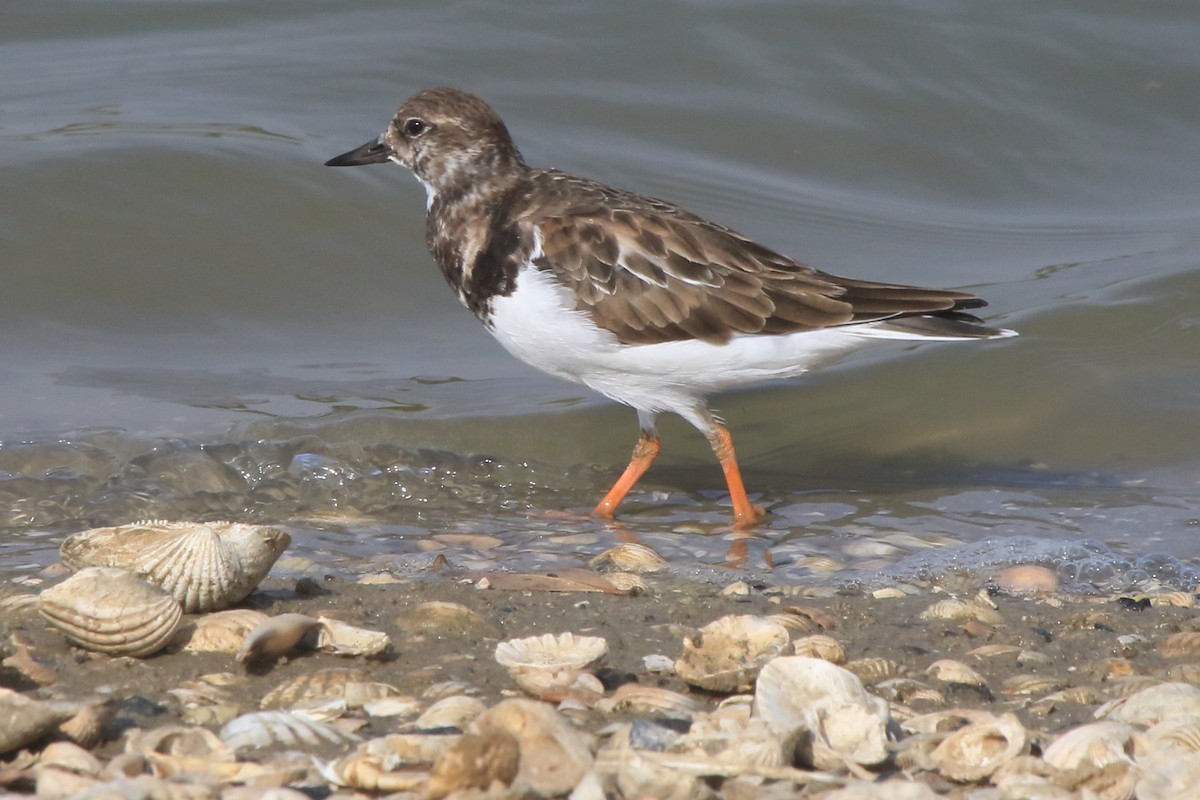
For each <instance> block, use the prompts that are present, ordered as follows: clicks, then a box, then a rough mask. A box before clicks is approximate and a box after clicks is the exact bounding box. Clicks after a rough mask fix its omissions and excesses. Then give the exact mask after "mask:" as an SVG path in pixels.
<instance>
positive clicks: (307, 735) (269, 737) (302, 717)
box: [220, 711, 359, 750]
mask: <svg viewBox="0 0 1200 800" xmlns="http://www.w3.org/2000/svg"><path fill="white" fill-rule="evenodd" d="M220 735H221V741H223V742H224V743H225V744H226V745H228V746H229V747H231V748H233V749H234V750H242V749H244V748H251V747H274V746H276V745H282V746H284V747H304V746H308V747H316V746H319V745H325V744H347V743H353V742H358V741H359V738H358V736H356V735H355V734H353V733H350V732H349V731H344V730H342V729H341V728H338V727H335V726H333V725H330V724H329V723H326V722H320V721H318V720H316V719H313V718H312V717H310V716H308V715H306V714H304V713H302V712H299V711H297V712H291V711H255V712H253V713H250V714H243V715H242V716H240V717H238V718H236V719H234V720H231V721H230V722H228V723H226V725H225V726H224V727H223V728H221V734H220Z"/></svg>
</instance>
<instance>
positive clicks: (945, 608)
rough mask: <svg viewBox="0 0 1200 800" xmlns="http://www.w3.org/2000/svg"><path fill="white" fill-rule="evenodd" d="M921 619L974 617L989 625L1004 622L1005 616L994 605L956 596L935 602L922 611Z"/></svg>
mask: <svg viewBox="0 0 1200 800" xmlns="http://www.w3.org/2000/svg"><path fill="white" fill-rule="evenodd" d="M921 619H925V620H948V621H952V620H969V619H973V620H977V621H979V622H985V623H987V624H988V625H999V624H1001V623H1003V622H1004V618H1003V617H1001V616H1000V614H999V612H997V611H996V609H995V608H994V607H992V606H989V605H985V604H984V603H981V602H979V601H977V600H959V599H958V598H955V597H950V598H947V599H945V600H939V601H938V602H936V603H934V604H933V605H931V606H930V607H929V608H927V609H925V610H924V611H922V612H921Z"/></svg>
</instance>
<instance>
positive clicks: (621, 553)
mask: <svg viewBox="0 0 1200 800" xmlns="http://www.w3.org/2000/svg"><path fill="white" fill-rule="evenodd" d="M588 564H589V565H590V566H591V567H592V569H594V570H601V571H603V570H615V571H616V572H634V573H639V574H645V573H650V572H662V571H663V570H664V569H666V568H667V560H666V559H665V558H663V557H662V556H660V555H659V554H658V553H656V552H655V551H654V550H653V549H651V548H649V547H647V546H646V545H644V544H638V543H637V542H622V543H621V544H619V545H617V546H616V547H611V548H609V549H608V550H605V551H604V552H603V553H601V554H600V555H598V556H596V557H595V558H593V559H592V560H591V561H589V562H588Z"/></svg>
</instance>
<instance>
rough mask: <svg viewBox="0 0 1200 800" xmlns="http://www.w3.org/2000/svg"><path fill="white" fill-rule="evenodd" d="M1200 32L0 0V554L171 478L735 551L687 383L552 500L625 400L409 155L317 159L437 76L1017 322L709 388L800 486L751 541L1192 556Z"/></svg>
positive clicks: (1017, 13) (604, 161)
mask: <svg viewBox="0 0 1200 800" xmlns="http://www.w3.org/2000/svg"><path fill="white" fill-rule="evenodd" d="M1197 41H1200V6H1198V5H1196V4H1194V3H1184V2H1166V1H1161V2H1133V0H1105V1H1103V2H1096V0H1079V2H1068V1H1067V0H1047V1H1046V2H1039V3H1004V4H998V3H987V2H982V0H979V1H977V2H945V1H943V2H932V1H930V2H919V1H918V0H908V1H907V2H886V3H885V2H857V3H844V2H801V3H796V2H753V1H750V2H726V3H722V2H708V3H703V2H701V3H660V4H651V5H646V4H641V3H633V2H616V3H611V2H610V3H600V2H595V1H594V0H593V1H591V2H567V3H519V4H488V3H470V2H454V3H445V2H424V3H421V2H413V3H405V4H403V5H400V4H397V5H396V6H395V7H390V6H389V7H384V6H383V4H378V3H372V2H365V0H363V1H360V2H343V3H319V2H262V1H261V0H260V1H259V2H237V3H234V2H156V1H155V0H144V1H140V2H106V3H102V4H101V3H93V2H71V0H64V1H63V2H59V3H42V2H35V0H10V2H9V3H7V4H6V6H5V13H4V25H3V26H2V27H0V75H3V76H4V77H3V78H0V109H2V113H0V168H2V169H3V172H4V181H3V186H4V191H2V192H0V259H2V263H3V285H2V288H0V337H2V339H0V341H2V342H3V351H2V352H3V357H2V359H0V443H2V444H0V577H10V576H18V577H31V576H36V575H37V573H38V572H39V571H40V570H41V569H42V568H43V567H44V566H45V565H47V564H49V563H52V562H53V561H54V560H55V559H56V557H57V556H56V548H57V545H58V543H59V541H61V538H62V537H63V536H64V535H65V534H66V533H69V532H71V531H74V530H78V529H80V528H82V527H87V526H91V525H101V524H116V523H121V522H127V521H131V520H134V519H137V518H140V517H146V516H155V517H167V518H196V517H201V518H220V517H234V518H237V519H243V520H256V519H257V520H264V521H271V522H275V523H279V524H282V525H284V526H285V527H287V528H288V529H289V530H290V531H291V532H292V533H293V536H294V539H295V546H294V549H295V554H296V555H297V556H298V559H297V560H296V561H295V563H294V564H293V567H294V568H295V569H303V564H305V563H312V562H313V561H318V562H320V563H321V565H322V567H323V568H325V569H344V570H346V571H348V572H351V573H354V572H362V571H364V570H368V569H375V568H379V567H392V568H406V567H420V566H421V565H422V564H423V563H424V562H423V559H428V558H429V557H430V553H431V552H432V551H434V550H438V549H440V550H442V551H443V552H448V553H449V554H450V555H451V556H452V558H454V559H456V560H457V561H459V562H460V563H464V564H471V563H479V564H483V563H499V564H501V565H504V566H511V567H517V568H525V567H539V566H545V565H546V564H559V563H567V564H573V563H578V561H579V560H580V559H581V558H586V557H588V556H590V555H592V554H594V553H596V552H598V551H599V550H601V549H603V548H604V547H606V546H609V545H611V544H612V543H613V542H614V541H616V540H617V539H618V538H621V537H630V536H637V537H640V538H641V539H642V540H644V541H646V542H647V543H649V544H652V545H653V546H655V547H657V548H659V549H661V550H662V551H663V552H664V553H665V554H666V555H668V556H669V557H670V558H671V559H672V561H673V563H675V564H676V565H678V567H679V568H680V569H684V570H689V569H697V570H700V569H703V568H704V567H705V566H706V565H716V564H721V563H723V561H724V559H725V556H726V551H727V548H728V547H729V546H730V543H731V540H732V539H733V538H734V537H733V535H732V534H731V532H730V531H728V529H727V528H724V527H722V526H723V524H724V523H725V521H726V518H727V514H728V510H727V508H725V507H724V505H723V504H724V502H725V500H724V494H723V491H722V489H723V485H722V480H721V477H720V473H719V470H718V469H717V467H716V465H715V464H714V463H712V459H711V454H710V453H709V452H708V449H707V445H706V444H705V443H704V442H703V441H702V440H701V438H700V437H699V436H698V435H696V434H695V432H694V431H691V430H690V429H689V428H688V427H687V426H686V425H684V424H683V423H679V422H678V421H671V422H668V423H667V424H666V425H665V426H664V435H665V437H666V447H667V451H666V454H665V455H664V457H663V458H662V459H661V460H660V462H659V464H658V465H656V467H655V469H654V470H653V471H652V472H651V473H650V475H649V476H648V477H647V479H646V481H645V482H644V485H643V486H642V487H641V489H642V491H641V492H640V493H637V494H635V495H634V496H633V497H632V498H631V500H630V501H629V503H628V504H627V507H626V509H625V510H626V514H625V518H624V519H625V525H624V526H620V527H610V526H604V525H601V524H598V523H595V522H591V521H587V520H582V519H577V518H575V517H573V516H569V517H562V516H559V515H551V514H548V513H546V512H548V511H555V510H563V509H566V510H569V511H572V512H584V511H586V510H587V509H589V508H590V506H591V504H592V503H594V502H595V500H596V498H597V497H598V496H599V494H600V493H602V492H603V490H604V489H605V488H606V487H607V484H608V483H609V482H611V480H612V479H613V478H614V477H615V475H616V474H617V472H618V471H619V468H620V466H621V465H622V464H623V463H624V460H625V459H626V458H627V456H628V450H629V448H630V446H631V445H632V442H633V438H634V436H635V431H636V428H635V421H634V416H633V414H632V412H630V411H629V410H628V409H624V408H621V407H619V406H615V405H613V404H611V403H608V402H607V401H604V400H602V399H600V398H598V397H596V396H594V395H592V394H590V393H588V392H587V391H586V390H584V389H581V388H580V387H575V386H571V385H567V384H563V383H560V382H557V381H555V380H553V379H551V378H548V377H545V376H542V375H540V374H538V373H536V372H534V371H532V370H530V369H528V368H526V367H524V366H523V365H521V364H519V363H517V362H515V361H514V360H512V359H511V358H510V357H508V356H507V355H506V354H504V353H503V352H502V351H501V350H500V348H499V347H498V346H497V345H496V344H495V343H494V342H492V340H491V339H490V337H488V336H487V335H486V333H485V332H484V331H483V330H482V329H481V328H480V327H479V326H478V324H477V323H476V321H475V320H474V319H473V318H472V317H471V316H470V315H469V314H468V313H466V312H465V311H464V310H463V309H461V308H460V307H459V306H458V305H457V301H456V300H455V299H454V298H453V296H452V295H451V294H450V292H449V291H447V289H446V287H445V286H444V285H443V284H442V281H441V278H440V277H439V276H438V274H437V272H436V270H435V269H434V268H433V266H432V263H431V260H430V258H429V256H428V255H427V253H426V252H425V248H424V244H423V239H422V237H423V224H424V220H423V200H424V195H423V192H422V191H421V190H420V187H419V186H418V185H417V184H416V182H415V181H413V180H412V178H411V177H410V176H408V175H407V174H406V173H404V172H403V171H402V170H399V169H395V168H385V167H377V168H374V169H360V170H336V171H335V170H328V169H325V168H324V167H322V166H321V164H322V162H324V161H325V160H326V159H327V158H329V157H330V156H332V155H335V154H337V153H340V152H342V151H344V150H347V149H349V148H351V147H353V146H356V145H358V144H360V143H361V142H363V141H365V140H366V139H368V138H371V137H373V136H375V135H376V134H377V133H378V132H379V131H381V130H382V129H383V127H384V125H385V124H386V123H387V121H388V119H389V117H390V115H391V113H392V111H393V110H394V107H395V106H396V105H398V104H399V102H400V101H402V100H403V99H404V98H405V97H407V96H408V95H409V94H411V93H412V92H414V91H416V90H417V89H420V88H422V87H425V86H429V85H440V84H451V85H458V86H462V87H463V88H467V89H470V90H473V91H475V92H477V93H479V94H481V95H482V96H483V97H485V98H486V99H487V100H489V101H490V102H491V103H492V104H493V105H494V106H495V107H496V108H497V109H498V110H499V111H500V112H501V113H502V114H503V115H504V117H505V118H506V120H507V121H508V123H509V127H510V129H511V130H512V132H513V134H514V136H515V137H516V139H517V141H518V144H519V145H520V146H521V147H522V149H523V151H524V153H525V155H526V157H527V159H528V160H529V161H530V162H531V163H534V164H539V165H548V166H557V167H560V168H564V169H568V170H572V171H575V172H580V173H583V174H586V175H588V176H591V177H595V178H598V179H601V180H604V181H606V182H609V183H613V184H616V185H618V186H623V187H626V188H631V189H635V190H638V191H641V192H644V193H648V194H653V195H658V196H662V197H666V198H669V199H672V200H674V201H676V202H679V203H681V204H683V205H685V206H687V207H689V208H691V209H693V210H695V211H697V212H699V213H701V214H704V215H706V216H709V217H712V218H715V219H717V220H719V221H721V222H723V223H725V224H728V225H730V226H732V227H734V228H736V229H739V230H741V231H743V232H745V233H747V234H749V235H752V236H753V237H755V238H757V239H759V240H760V241H762V242H763V243H765V244H768V245H770V246H772V247H775V248H777V249H779V250H782V251H783V252H786V253H790V254H794V255H796V256H798V257H800V258H803V259H805V260H807V261H809V262H810V263H813V264H814V265H816V266H819V267H821V268H823V269H826V270H828V271H831V272H834V273H843V274H850V275H854V276H856V277H863V278H871V279H878V280H895V281H903V282H911V283H916V284H928V285H934V286H961V287H965V288H969V289H971V290H973V291H978V292H979V293H981V294H983V295H984V296H986V297H987V298H988V300H989V301H990V302H991V306H990V307H989V308H988V309H987V311H988V313H989V318H990V319H991V320H993V321H994V322H995V323H996V324H1001V325H1004V326H1008V327H1014V328H1017V329H1019V330H1020V332H1021V336H1020V337H1019V338H1017V339H1012V340H1006V341H1002V342H986V343H981V344H974V345H929V346H925V347H922V348H919V349H911V350H906V349H905V348H902V347H901V348H892V349H887V348H884V349H882V350H875V351H872V352H869V353H862V354H858V355H856V356H854V357H853V358H850V359H847V360H845V361H844V362H842V363H841V364H839V365H837V366H836V367H833V368H831V369H827V370H825V371H822V372H820V373H819V374H816V375H813V376H811V377H810V378H809V379H807V380H802V381H793V382H789V383H785V384H777V385H771V386H764V387H758V388H755V389H752V390H748V391H743V392H737V393H731V394H727V395H724V396H721V397H719V398H718V399H717V400H716V402H715V405H716V406H718V407H719V408H720V410H721V411H722V413H723V414H724V416H725V417H726V418H727V419H728V421H729V422H730V424H731V426H732V427H733V429H734V432H735V435H736V437H737V441H738V447H739V455H740V456H741V459H742V461H743V463H744V466H745V471H746V478H747V482H748V484H749V485H750V488H751V489H752V490H753V491H755V492H758V493H759V496H760V501H761V502H763V503H764V504H766V505H768V506H769V507H770V508H771V509H772V510H773V511H774V512H775V513H774V514H773V515H772V516H771V517H770V520H769V524H768V525H767V526H766V527H765V528H764V529H762V530H761V531H758V532H757V533H756V535H755V536H754V537H753V538H751V539H748V540H745V541H742V542H741V544H742V545H744V546H745V548H746V560H745V566H747V567H749V568H751V569H752V570H756V571H761V572H762V573H763V574H764V575H766V576H768V578H769V579H772V580H775V581H779V582H803V581H808V580H814V579H816V578H818V577H820V576H821V575H823V574H826V573H825V572H823V571H822V570H828V569H829V567H830V566H831V565H830V563H829V562H828V561H825V560H822V559H818V558H815V557H816V556H824V557H828V558H829V559H832V561H833V562H834V566H837V565H842V566H846V567H847V568H852V569H854V570H857V571H856V572H854V573H853V574H854V575H855V576H858V577H862V576H872V575H880V574H883V575H887V576H891V578H895V577H896V576H900V577H902V578H904V577H909V576H912V575H914V574H919V573H920V572H921V571H922V570H927V569H930V568H931V567H930V565H931V564H934V565H941V566H942V567H945V566H947V565H949V566H951V567H952V568H955V569H959V568H961V569H966V570H972V569H974V570H986V569H987V568H989V566H990V565H992V564H995V563H1004V562H1006V561H1011V560H1014V559H1017V558H1028V557H1034V558H1038V559H1041V560H1043V561H1045V562H1046V563H1054V564H1059V565H1061V569H1062V570H1063V572H1064V575H1066V576H1067V577H1069V578H1077V579H1079V580H1081V581H1084V582H1089V581H1090V582H1093V583H1097V584H1105V583H1106V582H1107V581H1115V582H1117V583H1121V582H1124V583H1130V582H1133V581H1136V580H1142V579H1156V578H1157V579H1160V580H1164V581H1167V582H1171V583H1176V584H1192V583H1194V582H1195V580H1196V574H1195V571H1194V568H1193V567H1192V566H1190V565H1191V564H1194V563H1200V562H1197V558H1200V543H1198V542H1200V425H1198V424H1197V416H1196V411H1197V405H1198V401H1200V203H1198V202H1197V201H1198V199H1200V197H1198V194H1200V193H1198V190H1197V187H1198V186H1200V105H1198V104H1197V103H1196V102H1195V87H1196V86H1197V85H1200V48H1197V47H1196V42H1197ZM464 533H465V534H472V537H469V538H463V537H462V536H461V535H460V534H464ZM306 559H307V560H308V561H306ZM768 563H771V564H774V565H775V566H774V569H773V571H771V572H770V573H768V571H767V564H768ZM846 574H849V573H846ZM1106 585H1107V584H1106Z"/></svg>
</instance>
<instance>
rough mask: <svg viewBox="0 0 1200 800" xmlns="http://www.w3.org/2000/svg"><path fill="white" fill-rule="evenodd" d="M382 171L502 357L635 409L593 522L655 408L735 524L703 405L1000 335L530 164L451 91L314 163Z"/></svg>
mask: <svg viewBox="0 0 1200 800" xmlns="http://www.w3.org/2000/svg"><path fill="white" fill-rule="evenodd" d="M385 161H393V162H395V163H396V164H399V165H400V166H402V167H406V168H408V169H410V170H412V172H413V173H414V174H415V175H416V177H417V179H418V180H419V181H420V182H421V183H422V184H423V185H424V187H425V191H426V193H427V196H428V203H427V206H426V208H427V212H428V215H427V217H426V229H425V230H426V233H425V238H426V243H427V244H428V246H429V249H430V251H432V253H433V257H434V259H435V260H436V261H437V264H438V266H439V267H440V268H441V271H442V275H443V276H444V277H445V278H446V280H447V282H449V284H450V286H451V288H453V289H454V291H455V292H457V293H458V297H459V299H460V300H462V302H463V304H464V305H465V306H466V307H467V308H469V309H470V310H471V311H472V312H473V313H474V314H475V316H476V317H478V318H479V321H480V322H482V323H483V324H484V326H485V327H486V328H487V329H488V330H489V331H490V332H491V334H492V335H493V336H495V337H496V339H497V340H498V341H499V342H500V344H501V345H503V346H504V348H505V349H506V350H508V352H510V353H512V354H513V355H514V356H516V357H517V358H519V359H521V360H522V361H525V362H527V363H529V364H532V365H533V366H535V367H537V368H539V369H541V370H544V371H545V372H548V373H550V374H551V375H556V376H558V377H560V378H565V379H566V380H569V381H575V382H577V383H582V384H585V385H587V386H590V387H591V388H593V389H595V390H596V391H598V392H600V393H601V394H604V395H607V396H608V397H611V398H612V399H614V400H617V401H619V402H621V403H624V404H626V405H629V406H632V407H633V408H634V409H635V410H636V411H637V416H638V424H639V426H640V428H641V432H640V435H639V437H638V440H637V444H636V445H635V446H634V448H633V456H632V458H631V459H630V461H629V466H628V467H626V468H625V471H624V473H623V474H622V475H621V477H620V478H619V479H618V480H617V482H616V483H615V484H614V485H613V487H612V489H610V490H609V492H608V494H606V495H605V496H604V499H602V500H601V501H600V503H599V505H597V506H596V508H595V510H594V511H593V514H594V515H595V516H597V517H602V518H606V519H608V518H612V516H613V514H614V512H615V511H616V509H617V506H618V505H619V504H620V502H621V500H622V499H623V498H624V497H625V495H626V494H627V493H628V492H629V490H630V489H631V488H632V487H633V485H634V484H635V483H636V482H637V480H638V479H639V478H640V477H641V476H642V474H643V473H645V471H646V469H647V468H648V467H649V466H650V463H651V462H652V461H653V460H654V458H655V456H657V455H658V452H659V448H660V444H659V438H658V432H657V430H656V428H655V417H656V415H657V414H658V413H659V412H662V411H673V412H675V413H676V414H679V415H680V416H681V417H683V418H684V419H686V420H687V421H688V422H690V423H691V424H692V425H694V426H695V427H696V428H698V429H699V430H700V432H701V433H703V434H704V435H705V436H706V437H707V438H708V441H709V444H710V445H712V449H713V451H714V453H715V454H716V456H717V460H718V461H720V463H721V468H722V470H724V473H725V480H726V483H727V484H728V486H729V494H730V496H731V499H732V501H733V520H734V525H735V526H736V527H739V528H741V527H746V526H750V525H753V524H755V523H757V522H758V521H760V520H761V519H762V516H763V513H764V512H763V510H762V509H761V508H759V507H758V506H756V505H754V504H752V503H751V502H750V500H749V499H748V498H747V496H746V489H745V487H744V486H743V484H742V476H741V473H740V471H739V470H738V465H737V460H736V458H735V457H734V452H733V440H732V438H731V436H730V434H729V430H728V429H727V428H726V427H725V426H724V425H722V424H721V423H720V422H719V421H718V420H717V419H716V418H715V417H714V416H713V414H712V412H710V411H709V409H708V406H707V404H706V402H705V396H706V395H708V394H709V393H711V392H714V391H716V390H718V389H723V388H726V387H730V386H737V385H740V384H745V383H751V382H754V381H762V380H767V379H771V378H785V377H790V376H794V375H799V374H800V373H802V372H805V371H807V370H808V369H810V368H811V367H813V366H814V365H816V364H818V363H819V362H822V361H826V360H829V359H831V358H833V357H835V356H837V355H840V354H842V353H844V352H846V351H848V350H852V349H854V348H857V347H861V346H864V345H868V344H871V343H874V342H881V341H886V340H906V341H910V342H911V341H958V340H968V339H993V338H999V337H1003V336H1011V335H1013V333H1012V332H1011V331H1007V330H1000V329H997V328H990V327H986V326H984V325H983V324H982V321H981V320H979V319H978V318H976V317H974V316H971V315H970V314H968V313H966V311H965V309H975V308H980V307H981V306H983V305H985V304H984V301H983V300H981V299H979V298H978V297H976V296H975V295H973V294H968V293H966V292H955V291H949V290H944V289H922V288H918V287H914V286H903V285H895V284H889V283H876V282H874V281H864V280H855V279H851V278H839V277H837V276H835V275H829V274H826V273H824V272H820V271H818V270H816V269H813V268H812V267H810V266H807V265H806V264H802V263H800V262H798V261H794V260H793V259H791V258H788V257H787V256H784V255H781V254H779V253H776V252H775V251H773V250H770V249H768V248H766V247H763V246H762V245H760V244H757V243H755V242H752V241H751V240H750V239H748V238H746V237H745V236H742V235H741V234H739V233H737V232H735V231H732V230H730V229H729V228H726V227H724V226H722V225H718V224H716V223H714V222H709V221H708V220H706V219H702V218H701V217H698V216H696V215H695V214H691V213H689V212H687V211H685V210H683V209H681V208H679V207H678V206H676V205H673V204H671V203H668V202H665V201H663V200H656V199H653V198H650V197H642V196H641V195H637V194H633V193H630V192H625V191H621V190H620V189H614V188H612V187H610V186H605V185H604V184H601V183H596V182H595V181H591V180H588V179H586V178H580V177H576V176H574V175H569V174H567V173H565V172H559V171H558V170H554V169H537V168H533V167H530V166H528V165H527V164H526V163H525V160H524V159H523V158H522V157H521V154H520V152H519V151H518V150H517V148H516V146H515V145H514V144H513V141H512V138H511V137H510V136H509V133H508V129H507V128H505V126H504V122H503V121H502V120H501V119H500V117H499V115H497V114H496V112H495V111H493V110H492V108H491V107H490V106H488V105H487V103H485V102H483V101H482V100H480V99H479V98H478V97H475V96H474V95H471V94H468V93H466V92H463V91H460V90H458V89H447V88H441V89H427V90H425V91H422V92H419V93H418V94H416V95H414V96H413V97H411V98H409V100H408V101H406V102H405V103H404V105H402V106H401V107H400V110H399V111H397V112H396V115H395V117H393V118H392V122H391V125H389V126H388V128H387V130H386V131H384V132H383V134H382V135H380V136H379V137H378V138H377V139H372V140H371V141H369V142H367V143H366V144H364V145H362V146H361V147H359V148H356V149H354V150H351V151H350V152H348V153H343V154H342V155H340V156H337V157H336V158H331V159H330V160H329V161H327V162H326V165H327V166H331V167H349V166H357V165H360V164H379V163H383V162H385Z"/></svg>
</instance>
